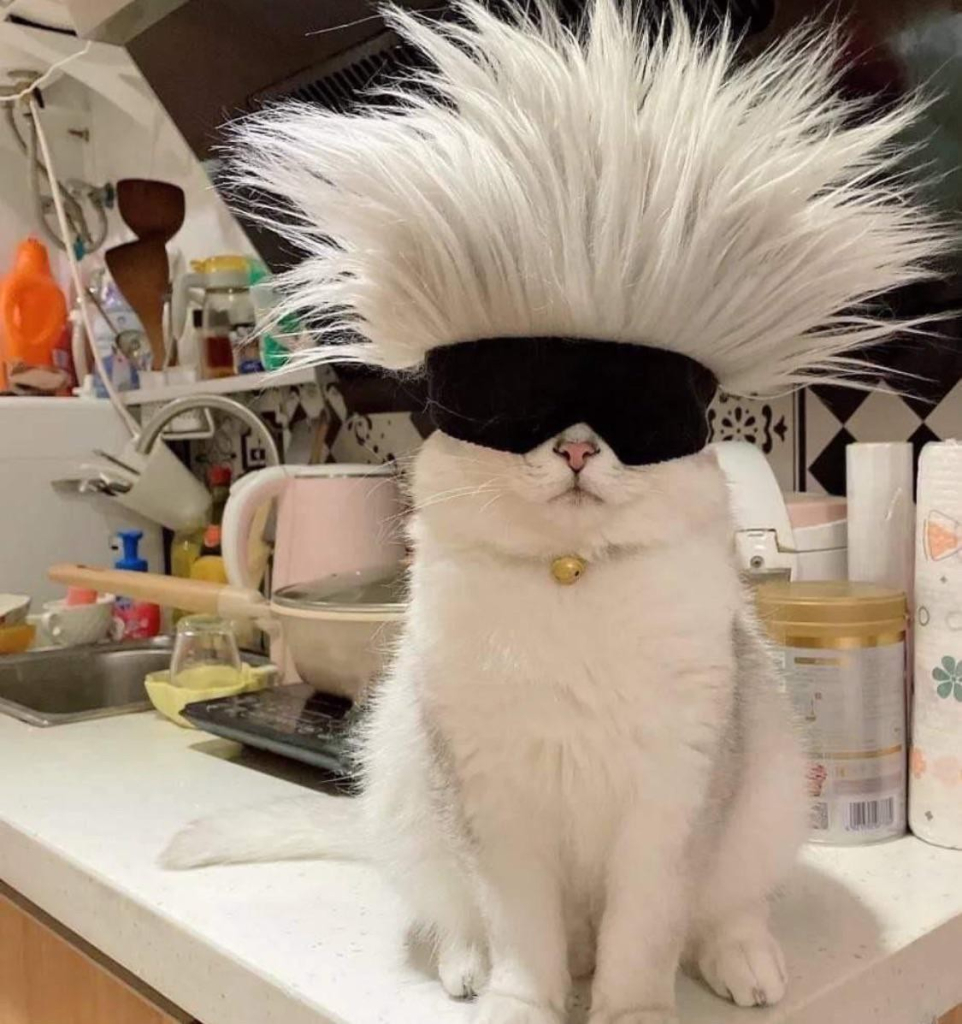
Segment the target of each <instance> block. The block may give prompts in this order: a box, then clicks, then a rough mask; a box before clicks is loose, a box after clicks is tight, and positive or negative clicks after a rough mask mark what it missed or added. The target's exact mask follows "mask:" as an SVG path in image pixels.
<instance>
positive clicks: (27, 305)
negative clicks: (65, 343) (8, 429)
mask: <svg viewBox="0 0 962 1024" xmlns="http://www.w3.org/2000/svg"><path fill="white" fill-rule="evenodd" d="M66 322H67V300H66V299H65V298H64V294H63V292H62V291H61V290H60V288H59V286H58V285H57V282H56V281H55V280H54V277H53V274H51V273H50V260H49V258H48V256H47V249H46V246H44V244H43V243H42V242H40V241H38V240H37V239H36V238H27V239H24V241H22V242H21V243H20V244H19V245H18V246H17V251H16V255H15V257H14V263H13V270H11V271H10V273H9V274H7V275H6V276H5V277H3V278H2V279H0V343H2V352H3V363H4V369H5V370H6V374H5V375H6V377H7V379H8V380H9V381H10V382H13V381H14V380H15V379H16V377H17V376H18V375H22V374H23V373H24V372H25V371H26V372H28V373H29V372H30V371H32V370H37V369H39V370H48V369H49V370H51V371H53V372H57V371H56V368H55V362H54V350H55V349H56V347H57V343H58V341H59V340H60V337H61V335H62V333H63V330H64V325H65V324H66Z"/></svg>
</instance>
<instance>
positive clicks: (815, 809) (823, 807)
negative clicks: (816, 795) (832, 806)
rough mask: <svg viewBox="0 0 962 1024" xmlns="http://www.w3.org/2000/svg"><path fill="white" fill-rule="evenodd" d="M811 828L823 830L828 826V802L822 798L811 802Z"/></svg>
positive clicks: (817, 830) (818, 830)
mask: <svg viewBox="0 0 962 1024" xmlns="http://www.w3.org/2000/svg"><path fill="white" fill-rule="evenodd" d="M812 828H813V829H815V831H816V832H824V831H825V830H826V829H827V828H828V804H827V803H825V801H824V800H816V801H815V802H814V803H813V804H812Z"/></svg>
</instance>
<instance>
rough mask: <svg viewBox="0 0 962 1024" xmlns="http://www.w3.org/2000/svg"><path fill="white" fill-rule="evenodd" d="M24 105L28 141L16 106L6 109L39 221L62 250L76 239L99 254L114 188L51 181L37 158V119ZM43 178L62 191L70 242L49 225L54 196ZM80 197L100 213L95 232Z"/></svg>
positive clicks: (104, 238) (105, 234)
mask: <svg viewBox="0 0 962 1024" xmlns="http://www.w3.org/2000/svg"><path fill="white" fill-rule="evenodd" d="M21 105H22V107H23V114H22V117H23V120H24V121H25V122H26V124H25V128H26V135H27V138H26V139H24V135H23V131H22V130H21V128H20V125H18V124H17V117H16V113H15V111H16V107H14V106H13V105H10V106H7V108H6V110H5V114H6V121H7V124H8V125H9V127H10V130H11V132H12V133H13V137H14V139H15V141H16V143H17V145H18V146H19V147H20V150H21V151H22V152H23V154H24V155H25V156H26V158H27V163H28V167H29V174H30V191H31V194H32V195H33V201H34V207H35V209H36V213H37V219H38V220H39V222H40V226H41V228H42V229H43V232H44V234H45V235H46V236H47V238H48V239H49V240H50V241H51V242H53V243H54V245H56V246H57V247H58V248H60V249H65V248H66V245H67V244H70V243H69V238H74V237H76V238H78V239H79V240H80V243H81V244H82V245H83V251H84V253H90V252H94V251H96V250H97V249H99V248H100V246H102V245H103V244H104V242H105V241H106V239H107V231H108V223H107V211H106V209H105V204H106V203H108V202H109V201H110V195H111V192H112V190H111V188H110V187H109V186H105V187H103V188H98V187H96V186H95V185H91V184H90V183H89V182H86V181H70V182H68V183H67V185H64V184H62V183H61V182H59V181H58V182H56V183H53V182H51V181H50V176H49V175H48V174H47V169H46V168H45V167H44V165H43V164H42V163H41V162H40V161H39V160H38V159H37V132H36V127H35V125H34V120H33V116H32V115H31V113H30V110H29V106H28V104H27V103H26V102H25V101H21ZM41 178H43V179H45V180H46V184H47V187H48V189H49V190H50V191H51V192H52V191H53V188H54V187H56V188H58V189H59V190H60V197H61V199H62V200H63V204H64V209H65V211H66V214H67V220H68V222H69V224H70V227H71V229H72V233H71V235H70V236H69V237H68V239H66V240H65V239H63V238H61V236H60V235H59V234H58V233H57V232H56V231H55V230H54V229H53V228H52V227H51V226H50V224H49V223H48V218H49V217H50V214H51V212H52V210H51V206H52V202H51V198H50V196H48V195H46V194H45V190H44V189H43V188H42V187H41ZM78 196H82V197H84V198H85V199H86V200H87V202H88V203H89V204H90V206H91V207H92V208H93V210H94V213H95V214H96V226H95V228H94V229H93V230H91V227H90V225H89V224H88V220H87V216H86V214H85V213H84V209H83V206H82V205H81V203H80V202H79V201H78V198H77V197H78ZM65 243H66V244H65Z"/></svg>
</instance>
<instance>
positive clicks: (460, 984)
mask: <svg viewBox="0 0 962 1024" xmlns="http://www.w3.org/2000/svg"><path fill="white" fill-rule="evenodd" d="M438 977H439V978H440V979H441V984H442V985H443V986H444V991H445V992H447V994H448V995H449V996H451V998H452V999H473V998H474V997H475V996H476V995H478V994H479V993H480V991H481V989H482V988H484V985H485V982H486V981H487V980H488V963H487V957H485V955H484V950H483V949H481V947H480V946H478V945H476V944H475V943H473V942H446V943H444V944H443V945H442V946H441V948H440V949H439V950H438Z"/></svg>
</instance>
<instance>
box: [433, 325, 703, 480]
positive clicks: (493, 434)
mask: <svg viewBox="0 0 962 1024" xmlns="http://www.w3.org/2000/svg"><path fill="white" fill-rule="evenodd" d="M425 372H426V379H427V392H428V412H429V414H430V416H431V419H432V420H433V421H434V425H435V426H436V427H437V428H438V429H439V430H442V431H443V432H444V433H445V434H450V435H451V436H452V437H456V438H458V439H460V440H462V441H470V442H472V443H473V444H478V445H483V446H484V447H485V448H497V449H498V450H500V451H505V452H515V453H516V454H519V455H522V454H524V453H525V452H529V451H531V450H532V449H533V448H537V447H538V445H540V444H543V443H544V442H545V441H548V440H550V439H551V438H553V437H555V436H557V435H558V434H560V433H561V432H562V431H563V430H565V429H566V428H567V427H571V426H574V424H576V423H586V424H587V425H588V426H589V427H591V428H592V430H594V431H595V432H596V433H597V434H598V435H599V436H600V437H601V438H602V439H603V440H604V441H606V442H607V443H608V444H609V445H610V446H611V447H612V449H613V450H614V452H615V454H616V455H617V456H618V458H619V459H620V460H621V461H622V462H623V463H625V464H626V465H629V466H640V465H645V464H647V463H652V462H664V461H666V460H667V459H677V458H679V457H681V456H683V455H692V454H693V453H694V452H697V451H700V450H701V449H702V448H704V446H705V444H706V442H707V441H708V420H707V416H706V410H707V408H708V403H709V402H710V401H711V399H712V396H713V395H714V393H715V388H716V386H717V384H718V382H717V380H716V379H715V375H714V374H713V373H712V372H711V370H709V369H707V368H706V367H704V366H702V365H701V363H697V362H695V360H693V359H689V358H688V357H687V356H683V355H680V354H679V353H677V352H669V351H667V350H665V349H659V348H649V347H648V346H647V345H635V344H628V343H623V342H614V341H583V340H581V339H574V338H485V339H483V340H481V341H466V342H460V343H458V344H455V345H444V346H441V347H440V348H434V349H431V351H430V352H428V354H427V357H426V362H425Z"/></svg>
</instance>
